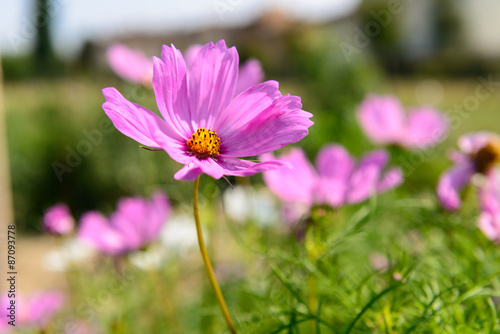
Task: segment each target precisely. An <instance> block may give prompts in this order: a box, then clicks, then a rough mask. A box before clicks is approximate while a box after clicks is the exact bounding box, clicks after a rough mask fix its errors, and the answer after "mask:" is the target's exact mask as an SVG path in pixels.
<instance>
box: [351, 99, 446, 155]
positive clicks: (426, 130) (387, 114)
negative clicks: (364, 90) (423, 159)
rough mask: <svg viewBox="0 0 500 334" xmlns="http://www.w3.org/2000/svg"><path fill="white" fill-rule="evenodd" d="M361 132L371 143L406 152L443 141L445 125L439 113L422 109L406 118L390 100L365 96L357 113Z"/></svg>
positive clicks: (413, 111)
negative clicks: (392, 146)
mask: <svg viewBox="0 0 500 334" xmlns="http://www.w3.org/2000/svg"><path fill="white" fill-rule="evenodd" d="M357 117H358V121H359V124H360V125H361V128H362V129H363V131H364V132H365V134H366V135H367V136H368V138H370V139H371V140H372V141H373V142H374V143H376V144H380V145H391V144H392V145H398V146H401V147H405V148H408V149H421V148H427V147H430V146H433V145H435V144H437V143H438V142H439V141H440V140H442V138H443V136H444V135H445V134H446V132H447V129H448V122H447V121H446V119H445V118H444V116H443V115H441V114H440V113H439V112H438V111H436V110H434V109H432V108H428V107H421V108H417V109H413V110H411V111H410V112H409V113H408V115H405V113H404V111H403V107H402V106H401V104H400V103H399V101H398V100H397V99H396V98H394V97H391V96H377V95H368V96H367V97H366V98H365V100H364V101H363V103H362V104H361V106H360V107H359V109H358V112H357Z"/></svg>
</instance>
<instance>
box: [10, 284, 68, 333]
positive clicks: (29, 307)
mask: <svg viewBox="0 0 500 334" xmlns="http://www.w3.org/2000/svg"><path fill="white" fill-rule="evenodd" d="M11 300H15V313H16V321H15V324H16V327H13V326H10V325H8V324H7V321H10V320H11V318H9V315H10V310H9V309H8V308H9V307H11ZM0 305H1V308H2V315H3V316H2V322H1V324H0V330H2V333H7V332H8V331H9V330H13V329H19V328H36V329H39V330H45V329H46V328H47V326H48V325H49V323H50V321H51V319H52V318H53V317H54V315H55V314H56V313H57V312H58V311H60V310H61V309H62V307H63V305H64V297H63V294H62V293H61V292H59V291H44V292H38V293H35V294H33V295H32V296H30V297H29V298H28V299H26V298H24V296H20V295H19V293H16V296H15V298H9V295H8V294H7V293H5V294H4V295H3V296H2V298H1V300H0Z"/></svg>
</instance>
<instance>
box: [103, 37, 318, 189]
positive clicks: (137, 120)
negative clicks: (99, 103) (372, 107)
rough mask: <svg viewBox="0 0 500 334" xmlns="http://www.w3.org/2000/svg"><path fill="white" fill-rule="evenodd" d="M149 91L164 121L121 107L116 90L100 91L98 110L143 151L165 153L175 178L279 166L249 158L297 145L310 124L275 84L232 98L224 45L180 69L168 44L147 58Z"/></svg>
mask: <svg viewBox="0 0 500 334" xmlns="http://www.w3.org/2000/svg"><path fill="white" fill-rule="evenodd" d="M154 64H155V65H154V76H153V89H154V91H155V95H156V100H157V103H158V108H159V109H160V112H161V114H162V116H163V118H164V119H162V118H160V117H158V116H157V115H156V114H155V113H153V112H151V111H149V110H148V109H146V108H144V107H141V106H140V105H138V104H134V103H131V102H129V101H128V100H126V99H125V98H124V97H123V96H122V95H121V94H120V93H119V92H118V91H117V90H116V89H115V88H105V89H103V93H104V96H105V98H106V102H105V103H104V104H103V109H104V111H105V112H106V114H107V115H108V117H109V118H110V119H111V120H112V122H113V124H114V125H115V126H116V128H117V129H118V130H119V131H121V132H122V133H123V134H125V135H127V136H129V137H131V138H132V139H134V140H136V141H138V142H140V143H141V144H143V145H146V146H149V147H152V148H157V149H158V148H159V149H163V150H165V151H166V152H167V153H168V154H169V155H170V157H171V158H172V159H174V160H175V161H177V162H179V163H181V164H184V165H185V166H184V167H183V168H182V169H181V170H179V171H178V172H177V173H176V174H175V176H174V178H175V179H177V180H194V179H195V178H196V177H197V176H198V175H200V174H202V173H205V174H208V175H210V176H212V177H213V178H216V179H219V178H221V177H222V176H223V175H235V176H250V175H253V174H255V173H258V172H262V171H266V170H270V169H274V168H277V167H279V166H282V165H283V164H282V163H281V162H279V161H266V162H262V163H255V162H251V161H247V160H242V159H238V157H248V156H254V155H259V154H263V153H267V152H270V151H274V150H277V149H279V148H281V147H283V146H285V145H287V144H290V143H294V142H297V141H299V140H301V139H302V138H304V137H305V136H306V135H307V133H308V128H309V127H310V126H311V125H312V124H313V123H312V122H311V121H310V120H309V118H310V117H311V116H312V115H311V114H310V113H308V112H305V111H303V110H301V108H302V105H301V103H300V98H299V97H296V96H290V95H285V96H282V95H281V93H280V91H279V90H278V83H277V82H276V81H266V82H263V83H260V84H258V85H254V86H252V87H250V88H248V89H246V90H245V91H244V92H242V93H240V94H239V95H237V96H236V97H234V92H235V89H236V84H237V78H238V53H237V51H236V48H234V47H231V48H229V49H228V48H227V47H226V44H225V42H224V41H223V40H221V41H219V42H217V43H216V44H215V45H214V44H213V43H208V44H206V45H204V46H203V47H202V48H201V49H200V50H199V51H198V52H197V53H196V57H195V58H194V60H193V61H192V65H191V68H188V67H187V66H186V62H185V60H184V58H183V57H182V54H181V53H180V52H179V51H178V50H177V49H176V48H175V47H174V46H173V45H172V47H168V46H166V45H164V46H163V49H162V55H161V59H159V58H156V57H155V58H154Z"/></svg>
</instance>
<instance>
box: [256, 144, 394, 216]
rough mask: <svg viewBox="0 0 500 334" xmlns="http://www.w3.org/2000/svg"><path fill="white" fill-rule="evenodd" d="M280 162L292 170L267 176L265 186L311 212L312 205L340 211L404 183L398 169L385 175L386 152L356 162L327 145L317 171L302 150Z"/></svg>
mask: <svg viewBox="0 0 500 334" xmlns="http://www.w3.org/2000/svg"><path fill="white" fill-rule="evenodd" d="M260 158H261V160H263V161H267V160H271V159H274V157H273V155H272V154H265V155H262V156H261V157H260ZM279 160H280V161H285V162H287V163H288V164H290V165H291V166H292V167H293V168H292V169H288V168H280V169H277V170H273V171H267V172H264V181H265V183H266V184H267V186H268V187H269V188H270V189H271V191H272V192H274V193H275V194H276V195H277V196H278V197H279V198H280V199H281V200H282V201H284V202H285V203H286V204H288V205H293V206H296V205H297V204H300V205H302V206H304V205H305V206H307V207H308V208H309V209H310V208H311V207H312V206H313V205H323V204H326V205H329V206H331V207H339V206H342V205H344V204H352V203H358V202H362V201H364V200H366V199H367V198H369V197H370V196H372V195H373V194H375V193H382V192H384V191H387V190H389V189H392V188H394V187H397V186H398V185H400V184H401V183H402V181H403V176H402V172H401V169H400V168H399V167H394V168H391V169H389V170H388V171H386V172H385V173H384V172H383V170H384V169H385V167H386V165H387V162H388V160H389V154H388V153H387V152H386V151H384V150H376V151H372V152H369V153H367V154H365V155H364V156H363V157H362V158H361V159H360V161H359V162H356V161H354V159H353V158H352V157H351V156H350V155H349V153H348V152H347V151H346V149H345V148H344V147H342V146H340V145H336V144H331V145H327V146H325V147H323V148H322V149H321V151H320V152H319V153H318V156H317V158H316V167H317V170H315V169H314V167H313V166H312V165H311V163H310V162H309V161H308V160H307V158H306V156H305V154H304V152H303V151H302V150H301V149H300V148H293V149H291V150H290V151H289V152H288V153H286V154H283V155H282V156H280V157H279ZM288 214H289V215H290V212H288ZM290 218H291V217H290ZM295 218H298V217H295Z"/></svg>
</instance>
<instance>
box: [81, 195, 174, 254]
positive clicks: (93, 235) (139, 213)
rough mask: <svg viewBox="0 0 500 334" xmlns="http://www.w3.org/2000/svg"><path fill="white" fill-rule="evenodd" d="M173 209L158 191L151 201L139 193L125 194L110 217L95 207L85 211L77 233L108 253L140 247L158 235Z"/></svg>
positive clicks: (101, 250)
mask: <svg viewBox="0 0 500 334" xmlns="http://www.w3.org/2000/svg"><path fill="white" fill-rule="evenodd" d="M170 211H171V207H170V202H169V201H168V199H167V197H166V196H165V195H164V194H162V193H159V192H157V193H155V194H154V195H153V198H152V199H151V200H149V201H148V200H145V199H143V198H139V197H130V198H123V199H121V200H120V201H119V202H118V206H117V209H116V211H115V212H114V213H113V214H112V215H111V216H110V217H109V219H107V218H106V217H104V216H103V215H102V214H101V213H99V212H95V211H92V212H88V213H86V214H84V215H83V216H82V218H81V221H80V228H79V230H78V237H79V238H80V239H81V240H82V241H85V242H86V243H88V244H90V245H91V246H93V247H95V248H96V249H98V250H99V251H100V252H102V253H106V254H112V255H118V254H123V253H126V252H130V251H133V250H138V249H141V248H143V247H145V246H147V245H148V244H149V243H150V242H152V241H153V240H154V239H156V238H157V237H158V236H159V233H160V230H161V228H162V226H163V224H164V223H165V221H166V219H167V218H168V216H169V215H170Z"/></svg>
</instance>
